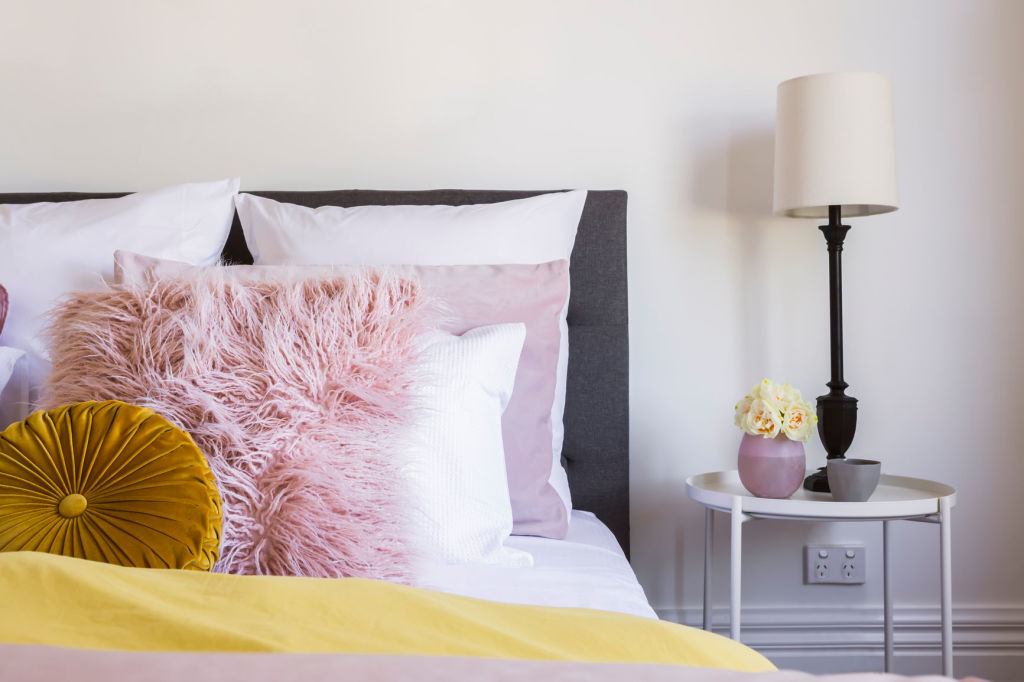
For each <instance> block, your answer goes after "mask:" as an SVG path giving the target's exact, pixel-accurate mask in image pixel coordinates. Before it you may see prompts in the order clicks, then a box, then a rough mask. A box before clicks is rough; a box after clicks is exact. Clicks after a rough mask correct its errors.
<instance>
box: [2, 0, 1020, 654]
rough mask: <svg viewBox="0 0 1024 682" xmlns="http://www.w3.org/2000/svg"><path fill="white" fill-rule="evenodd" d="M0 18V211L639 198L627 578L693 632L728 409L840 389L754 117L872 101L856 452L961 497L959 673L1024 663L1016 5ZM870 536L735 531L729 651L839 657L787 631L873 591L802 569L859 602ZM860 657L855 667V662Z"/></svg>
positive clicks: (812, 238) (135, 10) (787, 4)
mask: <svg viewBox="0 0 1024 682" xmlns="http://www.w3.org/2000/svg"><path fill="white" fill-rule="evenodd" d="M3 16H4V20H3V21H4V31H3V33H4V39H3V40H0V83H2V84H3V92H4V95H5V96H4V97H3V99H2V100H0V150H2V155H0V191H21V190H35V191H42V190H73V189H77V190H122V189H133V188H134V189H142V188H147V187H153V186H159V185H162V184H168V183H175V182H180V181H185V180H192V179H212V178H217V177H221V176H227V175H232V174H238V175H241V177H242V178H243V188H248V189H257V188H264V189H268V188H274V189H286V188H303V189H320V188H342V187H363V188H380V189H391V188H431V187H465V188H558V187H588V188H595V189H596V188H624V189H626V190H628V191H629V192H630V233H629V239H630V241H629V247H630V283H629V284H630V306H631V316H632V325H631V340H632V357H631V361H632V426H633V438H632V451H633V461H632V465H633V478H632V490H633V499H634V503H633V533H634V535H633V537H634V539H633V557H634V565H635V567H636V569H637V572H638V574H639V576H640V578H641V580H642V582H643V584H644V586H645V587H646V589H647V590H648V594H649V597H650V599H651V601H652V603H653V604H654V605H655V606H656V607H658V608H659V609H661V610H662V613H663V614H665V615H666V616H668V617H673V618H678V619H683V620H690V621H691V622H695V620H696V618H697V617H698V615H697V614H698V612H697V611H696V610H695V609H696V607H698V606H699V602H700V596H701V592H700V590H701V588H700V585H701V551H702V533H703V529H702V518H703V517H702V514H701V511H700V509H699V508H698V507H696V506H695V505H694V504H692V503H690V502H688V501H687V500H686V499H685V497H684V493H683V480H684V479H685V477H686V476H688V475H691V474H694V473H698V472H701V471H706V470H712V469H721V468H728V467H732V466H734V460H735V451H736V447H737V443H738V441H739V432H738V431H736V430H735V429H734V428H733V427H732V424H731V420H732V414H731V408H732V405H733V403H734V402H735V400H736V399H737V398H738V397H739V396H740V395H742V394H743V393H744V392H745V391H746V390H747V389H748V388H749V386H750V385H751V384H753V383H754V382H756V381H757V380H759V379H760V378H761V377H763V376H771V377H774V378H777V379H781V380H788V381H791V382H793V383H794V384H795V385H797V386H799V387H801V388H802V389H803V390H804V392H805V393H806V394H807V395H809V396H814V395H817V394H818V393H820V392H823V391H824V385H823V384H824V381H825V380H826V379H827V374H828V361H827V354H828V335H827V298H826V296H827V289H826V282H827V280H826V258H825V249H824V241H823V239H822V238H821V235H820V234H819V233H818V231H817V230H816V229H815V226H816V222H814V221H809V222H808V221H800V220H791V219H779V218H774V217H772V215H771V207H770V196H771V166H772V163H771V157H772V127H773V121H774V107H775V87H776V85H777V83H778V82H780V81H782V80H784V79H786V78H789V77H792V76H796V75H802V74H805V73H813V72H820V71H829V70H847V69H850V70H873V71H880V72H884V73H888V74H890V75H891V76H892V77H893V79H894V81H895V88H896V97H897V104H896V106H897V133H898V145H899V151H898V154H899V164H900V183H901V204H902V207H901V209H900V210H899V211H898V212H896V213H893V214H889V215H885V216H878V217H873V218H867V219H855V220H853V221H851V222H852V224H853V225H854V229H853V231H852V232H851V233H850V235H849V237H848V239H847V249H846V260H845V265H846V273H845V275H846V278H845V283H846V290H845V294H846V301H845V305H846V308H845V310H846V324H847V329H846V331H847V336H846V342H847V343H846V364H847V379H848V380H849V381H850V384H851V389H850V390H851V393H852V394H853V395H854V396H856V397H858V398H859V399H860V400H861V411H860V423H859V430H858V434H857V438H856V440H855V442H854V446H853V448H852V450H851V453H850V454H852V455H857V456H864V457H877V458H880V459H882V460H883V461H884V468H885V470H887V471H889V472H891V473H901V474H908V475H919V476H929V477H934V478H937V479H941V480H944V481H947V482H949V483H952V484H954V485H956V486H957V487H958V488H959V489H960V492H961V497H960V504H959V505H958V507H957V508H956V510H955V513H954V562H955V563H954V584H955V601H956V605H957V609H958V610H957V617H958V619H959V621H960V622H961V623H963V624H964V627H963V628H961V629H960V630H959V631H958V637H960V638H961V640H962V641H963V642H964V648H963V652H964V654H965V656H974V658H970V659H968V658H965V659H964V660H965V661H966V663H965V665H968V666H972V665H984V662H980V661H979V657H981V656H985V655H987V654H990V653H993V652H995V649H994V648H993V647H995V643H994V642H995V640H996V639H998V638H999V637H1002V638H1004V640H1005V641H1007V642H1009V646H1010V648H1009V649H1007V650H1003V651H1002V653H1003V654H1006V652H1007V651H1009V652H1010V653H1016V654H1021V653H1022V647H1024V585H1022V584H1021V582H1020V581H1018V580H1016V578H1017V577H1018V576H1020V575H1021V570H1022V569H1021V558H1022V556H1024V553H1022V552H1021V550H1020V544H1021V542H1022V541H1024V533H1022V531H1021V528H1022V525H1021V521H1020V518H1019V507H1018V504H1017V500H1018V499H1019V490H1020V486H1021V484H1022V482H1024V463H1022V458H1021V453H1020V449H1019V447H1018V443H1019V441H1020V438H1019V436H1018V435H1017V433H1018V430H1019V428H1020V418H1019V416H1018V414H1019V412H1020V405H1021V404H1022V403H1024V391H1022V387H1024V363H1022V362H1021V360H1020V358H1019V353H1018V350H1017V349H1018V346H1019V344H1020V337H1021V333H1022V331H1024V310H1022V306H1021V303H1020V294H1021V291H1022V279H1024V274H1022V273H1021V270H1020V269H1019V268H1018V267H1017V261H1018V254H1019V253H1020V251H1021V248H1022V246H1024V234H1022V232H1021V230H1020V227H1021V224H1020V219H1019V215H1020V204H1019V202H1020V194H1019V193H1020V192H1021V191H1022V190H1024V185H1022V179H1024V161H1022V159H1024V125H1022V124H1021V121H1022V119H1024V80H1022V78H1021V76H1020V70H1021V68H1022V66H1024V59H1022V57H1024V48H1022V44H1024V43H1022V41H1021V40H1020V34H1021V32H1022V29H1024V3H1020V2H1016V1H1014V0H1005V1H1003V2H996V1H993V0H989V1H977V0H959V1H955V0H942V1H939V0H901V1H898V2H896V1H891V0H890V1H886V0H861V1H858V2H854V1H846V2H840V1H830V0H803V1H798V0H784V1H783V0H777V1H775V2H764V1H757V0H748V1H738V0H735V1H723V2H698V1H691V2H682V1H679V2H672V1H668V0H665V1H662V2H656V1H651V0H648V1H636V0H631V1H629V2H627V1H625V0H620V1H618V2H611V1H605V2H597V1H594V2H587V1H583V0H576V1H557V2H548V1H538V0H527V1H522V0H520V1H517V2H515V3H510V2H489V1H483V2H481V1H474V0H461V1H452V2H440V1H435V2H418V1H414V0H408V1H405V2H311V1H308V0H298V1H291V2H280V1H279V0H278V1H275V0H249V1H247V2H207V1H201V0H178V1H175V2H170V1H165V2H137V1H135V0H120V1H115V0H109V1H96V2H90V3H82V2H76V1H74V0H64V1H42V0H37V1H36V2H31V3H27V2H12V1H8V2H5V3H4V6H3ZM809 454H810V455H811V457H812V460H814V461H816V460H817V459H819V458H821V457H823V451H822V449H821V446H820V445H819V444H817V443H815V444H813V445H811V446H810V448H809ZM878 535H879V531H878V529H876V528H873V527H868V526H863V527H827V526H803V527H794V526H785V525H781V524H778V523H775V522H760V523H759V524H756V525H752V526H748V531H747V545H746V546H747V552H748V553H747V558H748V560H749V562H750V563H749V564H748V566H747V568H746V570H745V573H744V586H745V588H746V597H747V599H746V601H745V604H746V605H747V606H748V607H749V608H750V614H751V616H750V617H751V622H752V623H753V622H755V621H757V620H758V618H761V619H762V620H767V621H772V622H776V621H779V619H781V620H783V621H785V620H786V619H787V618H788V619H789V621H786V622H790V621H792V624H793V629H792V631H791V635H792V636H791V637H790V639H789V640H787V639H786V637H784V636H782V638H781V639H778V637H780V635H778V634H777V633H775V634H773V631H771V630H767V629H763V628H762V629H758V628H756V627H755V628H753V629H752V630H750V633H751V634H750V637H751V638H752V640H754V641H757V642H759V643H761V644H762V645H764V646H765V647H766V651H769V653H771V652H772V651H774V654H773V655H777V656H779V657H780V658H779V660H781V661H783V662H787V664H788V662H792V663H794V664H801V665H808V666H812V667H814V666H817V667H818V668H819V669H820V668H821V667H822V665H824V664H822V663H821V661H820V660H818V661H817V662H815V661H810V659H809V658H808V657H809V656H812V655H813V656H817V655H819V654H822V655H823V654H824V653H827V652H823V651H818V650H814V651H811V650H810V649H807V648H806V647H804V648H801V647H800V646H798V645H799V644H800V642H799V641H793V640H802V639H803V638H804V637H805V635H806V634H807V633H806V632H805V631H802V630H800V629H799V628H797V627H796V625H795V623H797V622H798V621H799V617H801V616H802V614H805V610H804V609H806V608H808V607H813V608H812V609H811V610H812V611H814V612H815V613H814V614H813V615H815V617H816V618H817V619H818V621H820V624H821V628H820V629H821V631H822V632H826V631H827V632H831V634H830V635H829V637H831V639H828V638H827V637H826V639H825V640H824V641H825V643H824V644H822V645H821V646H822V647H824V648H825V649H829V648H832V647H834V646H835V645H836V644H837V642H839V641H840V639H842V638H843V637H846V636H852V635H851V633H850V632H849V631H848V626H851V625H856V624H857V623H861V624H863V623H864V622H868V623H874V622H877V618H878V617H879V616H878V611H877V607H878V606H879V604H880V601H881V588H880V586H879V585H878V584H877V582H870V581H869V584H868V585H866V586H864V587H834V588H829V587H821V586H804V585H802V584H801V583H802V574H801V548H802V546H803V544H804V543H805V542H806V541H807V540H808V539H828V540H835V541H849V540H852V541H863V542H865V543H866V544H867V545H868V551H869V558H871V559H872V560H873V561H872V564H871V566H870V567H869V569H870V574H869V575H870V576H871V577H874V578H877V577H878V573H879V570H880V564H879V563H878V558H879V541H878ZM724 538H725V536H724V535H723V536H722V538H721V539H722V540H724ZM896 538H897V542H896V545H897V547H898V549H899V558H898V566H897V579H896V586H895V589H896V595H897V603H898V604H899V605H900V606H901V608H903V609H904V610H902V611H901V612H900V613H901V614H902V615H904V616H905V621H904V622H909V619H912V618H914V617H916V615H915V614H918V615H920V614H922V613H923V617H927V618H932V617H934V615H935V614H934V612H933V611H929V610H927V609H928V608H930V607H932V606H934V605H936V603H937V602H936V597H937V590H938V571H937V568H936V564H935V561H934V558H935V554H936V551H937V550H936V549H935V544H934V541H935V529H934V528H933V527H930V526H923V525H922V526H918V525H908V527H900V528H898V530H897V536H896ZM724 546H725V545H722V547H723V548H724ZM721 558H722V559H723V560H724V558H725V557H724V554H723V556H722V557H721ZM755 561H756V562H757V563H756V565H755V563H754V562H755ZM724 565H725V564H724V561H723V563H722V564H721V566H722V568H723V572H722V573H721V575H723V577H724V575H725V573H724ZM719 582H720V584H719V587H720V588H721V589H719V591H718V595H719V597H720V603H722V604H723V605H724V601H722V600H724V598H725V597H726V594H727V590H726V585H725V581H724V579H723V580H720V581H719ZM861 607H864V608H861ZM918 607H920V608H924V609H926V610H925V611H923V612H920V611H917V610H914V609H916V608H918ZM851 614H861V615H859V616H857V617H854V616H853V615H851ZM858 618H859V620H858ZM829 628H831V630H829ZM986 628H987V629H986ZM871 632H873V631H869V632H868V634H864V633H859V634H857V635H856V641H857V642H859V643H861V644H863V645H864V646H865V647H866V648H865V649H864V650H865V651H870V652H871V653H873V654H877V653H878V651H879V649H878V648H877V642H878V641H879V640H878V638H877V636H875V635H873V634H871ZM903 632H905V633H906V636H907V637H909V638H913V637H918V636H920V637H921V638H923V640H922V641H924V642H925V643H926V644H928V643H932V644H933V643H934V641H935V636H936V633H935V631H934V629H933V628H928V627H925V628H924V629H922V630H920V631H919V630H911V629H909V628H908V629H905V630H904V631H903ZM773 637H775V638H776V639H773ZM758 638H760V639H758ZM872 638H873V639H872ZM972 638H973V639H972ZM1006 638H1009V639H1006ZM773 642H774V643H775V645H776V648H775V649H771V645H772V643H773ZM872 642H873V643H874V644H872ZM901 651H902V652H904V653H906V654H907V655H908V656H910V655H912V654H914V653H920V652H924V653H927V654H928V655H929V656H932V655H933V654H934V653H935V652H934V648H929V647H927V646H926V647H924V648H920V647H918V648H906V649H901ZM997 653H998V652H997ZM786 655H789V656H791V658H788V659H787V658H786ZM801 657H803V658H801ZM931 660H932V659H931V658H928V659H921V661H925V662H921V661H917V660H916V659H912V658H908V659H907V662H906V664H905V665H906V666H907V668H906V669H908V670H910V669H915V670H916V669H918V668H916V667H914V666H925V668H927V667H928V666H932V665H936V666H937V664H933V663H932V662H931ZM860 664H861V665H863V661H862V662H861V663H860ZM835 665H836V666H838V665H839V663H836V664H835ZM844 665H845V664H844ZM826 667H827V665H826ZM933 669H934V668H933ZM965 672H969V670H965ZM990 674H996V673H990ZM1000 674H1001V673H1000Z"/></svg>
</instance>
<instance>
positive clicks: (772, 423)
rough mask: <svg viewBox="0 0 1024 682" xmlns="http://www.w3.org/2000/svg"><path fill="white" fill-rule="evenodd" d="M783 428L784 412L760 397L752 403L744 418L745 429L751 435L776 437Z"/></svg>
mask: <svg viewBox="0 0 1024 682" xmlns="http://www.w3.org/2000/svg"><path fill="white" fill-rule="evenodd" d="M781 428H782V414H781V413H780V412H779V411H778V410H777V409H775V407H774V406H773V405H771V404H769V403H768V402H767V401H765V400H763V399H761V398H758V399H756V400H754V401H753V402H752V403H751V404H750V410H749V411H747V416H746V417H745V418H744V419H743V430H744V431H746V432H747V433H749V434H750V435H751V436H763V437H765V438H775V436H777V435H779V429H781Z"/></svg>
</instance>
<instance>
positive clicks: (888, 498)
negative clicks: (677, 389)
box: [686, 470, 956, 676]
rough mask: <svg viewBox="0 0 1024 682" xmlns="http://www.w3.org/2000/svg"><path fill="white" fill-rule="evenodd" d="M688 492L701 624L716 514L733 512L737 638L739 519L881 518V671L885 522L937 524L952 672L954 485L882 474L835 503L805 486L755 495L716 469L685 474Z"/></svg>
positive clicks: (707, 618) (888, 617)
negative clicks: (700, 540)
mask: <svg viewBox="0 0 1024 682" xmlns="http://www.w3.org/2000/svg"><path fill="white" fill-rule="evenodd" d="M686 494H687V496H688V497H690V498H691V499H693V500H696V501H697V502H700V503H701V504H702V505H704V507H705V512H704V607H703V609H704V629H705V630H710V629H711V606H712V604H711V601H712V599H711V557H712V553H713V542H712V538H713V536H714V533H713V531H714V513H715V512H716V511H720V512H726V513H728V514H731V515H732V535H731V552H730V565H729V566H730V581H729V587H730V590H729V596H730V604H729V626H730V636H731V637H732V639H734V640H736V641H739V639H740V568H741V566H742V559H743V557H742V555H743V523H744V522H745V521H749V520H751V519H785V520H793V521H881V522H882V566H883V568H882V586H883V592H884V595H885V596H884V601H885V671H886V672H889V671H890V668H891V667H892V650H893V641H892V640H893V637H892V630H893V625H892V595H891V594H890V592H889V582H890V581H889V522H890V521H897V520H907V521H921V522H925V523H936V524H938V525H939V558H940V562H941V575H942V597H941V599H942V673H943V674H944V675H949V676H952V675H953V619H952V583H951V582H950V563H951V561H950V544H949V543H950V526H949V520H950V510H951V509H952V508H953V505H954V504H956V490H955V489H954V488H952V487H950V486H948V485H945V484H942V483H937V482H935V481H927V480H925V479H921V478H908V477H906V476H890V475H888V474H882V477H881V480H880V482H879V484H878V488H877V489H876V490H875V492H874V494H873V495H872V496H871V498H870V499H869V500H868V501H866V502H836V501H834V500H833V499H832V496H831V495H829V494H827V493H813V492H810V491H808V490H804V489H803V488H801V489H799V490H797V491H796V492H795V493H793V495H792V497H789V498H787V499H782V500H774V499H767V498H761V497H754V496H753V495H751V494H750V493H749V492H747V490H746V488H744V487H743V484H742V483H740V477H739V472H737V471H735V470H733V471H716V472H712V473H707V474H700V475H699V476H691V477H690V478H688V479H686Z"/></svg>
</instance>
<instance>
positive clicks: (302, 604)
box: [0, 552, 774, 679]
mask: <svg viewBox="0 0 1024 682" xmlns="http://www.w3.org/2000/svg"><path fill="white" fill-rule="evenodd" d="M0 595H3V596H2V600H3V604H2V616H0V642H3V643H8V644H20V645H26V644H27V645H47V646H52V647H62V648H63V649H61V650H58V651H59V652H63V653H64V654H65V655H66V656H68V657H71V658H70V659H69V660H73V659H74V657H75V656H79V655H81V654H80V652H79V653H75V652H72V651H69V650H68V648H71V649H102V650H122V651H136V652H158V651H164V652H172V651H173V652H292V653H332V654H404V655H429V656H455V657H474V658H488V659H532V660H547V661H591V662H630V663H660V664H677V665H689V666H701V667H712V668H729V669H735V670H746V671H765V670H774V667H773V666H772V665H771V663H770V662H769V661H768V660H767V659H765V658H764V657H763V656H761V655H760V654H758V653H757V652H755V651H754V650H753V649H750V648H748V647H745V646H743V645H742V644H739V643H737V642H733V641H731V640H729V639H726V638H725V637H721V636H719V635H715V634H711V633H709V632H704V631H702V630H697V629H694V628H690V627H686V626H682V625H676V624H674V623H668V622H664V621H655V620H651V619H648V618H641V617H637V616H631V615H626V614H621V613H612V612H608V611H594V610H587V609H570V608H555V607H539V606H524V605H518V604H502V603H497V602H491V601H485V600H481V599H473V598H469V597H462V596H457V595H451V594H443V593H440V592H432V591H429V590H422V589H417V588H413V587H406V586H403V585H396V584H393V583H386V582H380V581H374V580H363V579H354V578H347V579H324V578H281V577H268V576H236V575H224V574H210V573H200V572H196V571H174V570H163V569H142V568H129V567H123V566H113V565H110V564H104V563H99V562H92V561H85V560H82V559H72V558H67V557H62V556H56V555H50V554H44V553H40V552H7V553H0ZM41 649H42V647H38V646H34V647H28V648H27V649H25V650H26V651H39V650H41ZM15 651H19V650H18V649H15ZM47 651H50V650H47ZM20 655H29V654H24V653H22V654H20ZM40 655H41V656H42V658H43V659H46V660H48V661H57V662H59V661H60V659H61V658H62V656H59V655H56V654H53V653H52V651H51V652H50V653H49V654H46V653H44V654H40ZM188 658H189V657H187V656H186V657H184V658H183V659H182V660H183V661H187V660H188ZM0 660H2V659H0ZM10 660H13V659H9V660H8V661H6V662H4V663H3V665H4V666H5V667H6V666H8V665H10ZM101 660H114V661H116V660H119V659H117V658H116V656H114V657H113V658H102V657H101ZM125 660H127V659H125ZM196 660H198V659H196ZM311 660H314V659H311ZM338 660H342V659H338ZM344 661H345V662H343V663H339V664H338V665H356V664H357V663H353V662H351V661H350V660H349V659H344ZM69 665H72V664H71V663H69ZM256 668H259V666H256ZM70 669H73V668H70ZM4 678H5V679H7V675H6V673H5V675H4ZM9 679H16V678H14V677H10V678H9ZM58 679H59V678H58ZM78 679H82V678H81V677H79V678H78ZM97 679H100V678H97ZM152 679H165V678H163V677H154V678H152ZM166 679H171V678H166ZM178 679H180V678H178ZM190 679H196V677H195V676H194V675H192V676H190ZM251 679H264V678H261V677H253V678H251ZM265 679H273V678H272V677H267V678H265ZM382 679H387V678H382Z"/></svg>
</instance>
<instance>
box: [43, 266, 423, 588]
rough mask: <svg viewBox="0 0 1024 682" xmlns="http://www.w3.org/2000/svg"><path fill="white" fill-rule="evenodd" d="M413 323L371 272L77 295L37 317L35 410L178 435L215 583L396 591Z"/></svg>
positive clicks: (403, 556) (166, 283)
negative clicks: (214, 544)
mask: <svg viewBox="0 0 1024 682" xmlns="http://www.w3.org/2000/svg"><path fill="white" fill-rule="evenodd" d="M426 310H427V308H426V307H425V306H424V305H422V303H421V297H420V293H419V287H418V285H417V284H415V283H414V282H412V281H410V280H408V279H401V278H398V277H395V276H390V275H383V274H381V273H379V272H376V271H371V270H363V271H356V272H353V273H350V274H348V275H346V276H344V277H323V276H321V277H312V278H308V277H307V278H303V277H301V276H300V275H299V274H297V273H295V274H293V275H289V274H287V273H286V274H285V275H284V276H283V277H282V278H281V279H280V280H275V281H271V282H268V281H262V282H259V281H252V282H245V281H239V280H238V279H237V278H229V277H227V276H226V275H224V274H218V273H217V272H216V271H207V272H206V273H204V274H201V275H199V276H195V277H188V278H184V277H179V278H172V279H167V280H162V281H160V282H157V283H156V284H154V285H153V286H140V285H130V284H129V285H124V286H117V287H114V288H112V289H110V290H108V291H105V292H95V293H93V292H85V293H77V294H73V295H71V296H70V297H69V298H68V299H65V300H64V301H63V302H62V303H61V304H60V305H59V306H58V307H57V308H56V309H55V310H54V311H53V313H52V314H51V321H50V328H49V333H50V340H51V353H52V360H53V371H52V373H51V375H50V378H49V381H48V384H47V386H46V392H45V399H44V404H45V407H53V406H58V405H64V404H68V403H73V402H79V401H84V400H106V399H116V400H122V401H125V402H128V403H134V404H137V405H143V406H146V407H150V408H152V409H154V410H155V411H156V412H158V413H160V414H162V415H163V416H164V417H166V418H167V419H168V420H170V421H172V422H174V423H176V424H178V425H179V426H181V427H182V428H184V429H185V430H187V431H188V432H190V433H191V434H192V436H193V438H194V439H195V441H196V443H197V444H198V445H199V447H200V449H201V450H202V451H203V452H204V453H205V454H206V456H207V458H208V459H209V461H210V466H211V468H212V469H213V471H214V474H215V475H216V477H217V482H218V485H219V488H220V492H221V496H222V498H223V504H224V534H223V543H222V547H221V556H220V560H219V561H218V562H217V565H216V566H215V568H214V570H215V571H219V572H224V573H243V574H262V575H300V576H315V577H342V576H356V577H368V578H378V579H385V580H397V581H408V580H409V578H410V570H411V563H412V561H413V557H412V556H410V550H409V547H410V546H411V544H410V543H409V541H410V540H411V538H409V537H407V534H408V532H409V528H410V526H409V525H408V521H407V517H406V515H405V504H404V502H405V494H404V490H403V486H402V482H401V478H400V469H401V467H402V465H403V461H402V458H401V455H400V453H401V451H402V447H401V443H402V438H403V427H404V426H406V425H407V424H409V423H410V421H411V418H412V417H413V410H414V408H415V406H414V405H413V404H412V398H410V397H409V396H410V394H411V392H410V390H409V389H410V387H411V384H412V383H413V382H415V381H416V376H415V375H416V371H417V370H416V367H417V357H416V355H417V347H418V346H417V343H416V337H417V336H418V335H419V334H420V333H422V332H423V331H425V330H426V329H427V328H428V326H429V322H428V318H429V317H430V316H429V315H428V314H427V313H426Z"/></svg>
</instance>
